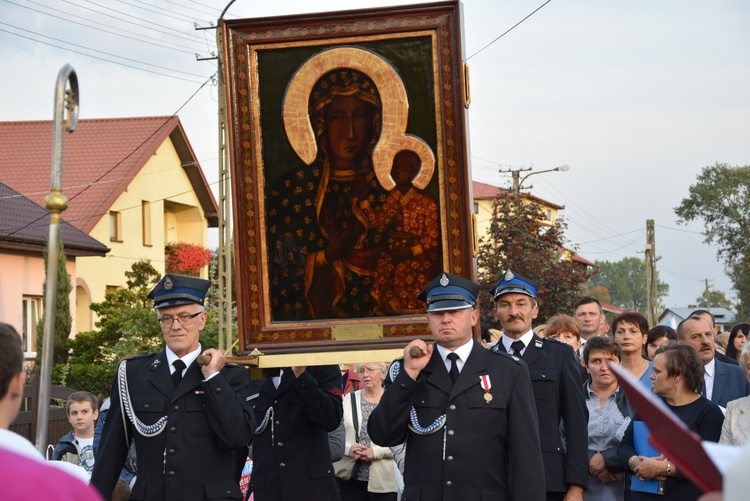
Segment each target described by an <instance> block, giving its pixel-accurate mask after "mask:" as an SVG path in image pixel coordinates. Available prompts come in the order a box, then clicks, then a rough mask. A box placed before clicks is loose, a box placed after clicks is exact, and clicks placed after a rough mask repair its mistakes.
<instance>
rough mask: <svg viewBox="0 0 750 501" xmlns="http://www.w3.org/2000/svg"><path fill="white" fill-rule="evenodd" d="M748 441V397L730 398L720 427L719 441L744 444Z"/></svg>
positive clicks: (749, 409)
mask: <svg viewBox="0 0 750 501" xmlns="http://www.w3.org/2000/svg"><path fill="white" fill-rule="evenodd" d="M748 441H750V397H743V398H739V399H737V400H732V401H731V402H729V403H728V404H727V415H726V417H725V418H724V425H723V426H722V427H721V438H720V439H719V443H722V444H730V445H744V444H745V443H747V442H748Z"/></svg>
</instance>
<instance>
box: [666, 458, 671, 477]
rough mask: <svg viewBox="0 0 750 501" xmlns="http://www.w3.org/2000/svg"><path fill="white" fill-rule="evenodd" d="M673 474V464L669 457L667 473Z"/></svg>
mask: <svg viewBox="0 0 750 501" xmlns="http://www.w3.org/2000/svg"><path fill="white" fill-rule="evenodd" d="M671 474H672V465H671V464H670V463H669V459H667V475H671Z"/></svg>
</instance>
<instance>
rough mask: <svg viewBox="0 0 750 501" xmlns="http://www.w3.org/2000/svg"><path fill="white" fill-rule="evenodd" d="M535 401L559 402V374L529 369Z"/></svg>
mask: <svg viewBox="0 0 750 501" xmlns="http://www.w3.org/2000/svg"><path fill="white" fill-rule="evenodd" d="M529 375H530V376H531V385H532V386H533V388H534V399H535V400H552V401H555V400H557V398H558V396H557V391H558V389H557V388H558V376H557V372H555V371H551V370H548V369H529Z"/></svg>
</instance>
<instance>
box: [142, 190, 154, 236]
mask: <svg viewBox="0 0 750 501" xmlns="http://www.w3.org/2000/svg"><path fill="white" fill-rule="evenodd" d="M141 228H143V245H146V246H149V247H150V246H151V245H152V244H151V202H147V201H146V200H143V201H141Z"/></svg>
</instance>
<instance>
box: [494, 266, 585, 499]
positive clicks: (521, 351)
mask: <svg viewBox="0 0 750 501" xmlns="http://www.w3.org/2000/svg"><path fill="white" fill-rule="evenodd" d="M538 288H539V285H538V284H537V283H536V282H535V281H533V280H529V279H528V278H525V277H522V276H521V275H518V274H517V273H514V272H513V271H510V270H508V271H507V272H506V273H505V275H504V276H503V278H502V279H501V280H500V282H499V283H498V284H497V285H496V286H495V288H494V289H493V290H492V295H493V297H494V299H495V308H494V309H493V310H492V314H493V316H494V317H495V320H498V321H499V322H500V324H501V326H502V329H503V334H504V336H503V337H502V339H501V340H500V342H499V343H497V345H495V347H494V348H493V350H497V351H502V352H507V353H510V354H512V355H515V356H517V357H521V359H522V360H523V361H524V362H526V364H527V365H528V367H529V373H530V374H531V384H532V386H533V388H534V398H535V400H536V410H537V414H538V416H539V427H540V428H539V430H540V431H539V435H540V437H541V442H542V457H543V458H544V478H545V484H546V491H547V500H563V499H565V501H574V500H575V501H580V500H582V499H583V490H584V489H585V487H586V486H587V485H588V464H589V461H588V422H589V419H588V410H587V408H586V401H585V399H584V394H583V388H582V386H581V376H580V372H579V371H578V364H577V363H576V360H575V356H574V354H573V350H571V349H570V346H568V345H566V344H563V343H561V342H559V341H557V340H554V339H543V338H540V337H539V336H537V335H536V334H534V331H533V330H532V329H531V321H532V320H533V319H535V318H536V316H537V314H538V313H539V308H538V306H537V301H536V296H537V289H538Z"/></svg>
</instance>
